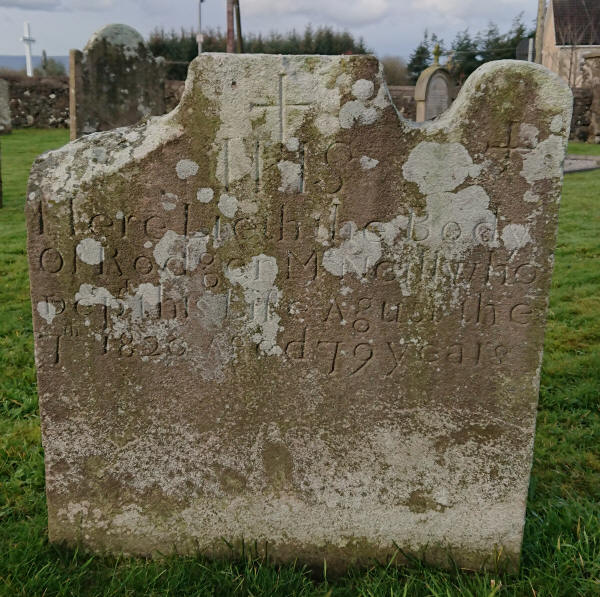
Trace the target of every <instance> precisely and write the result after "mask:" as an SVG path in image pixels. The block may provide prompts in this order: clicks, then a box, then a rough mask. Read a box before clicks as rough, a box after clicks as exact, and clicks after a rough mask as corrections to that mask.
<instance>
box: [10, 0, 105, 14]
mask: <svg viewBox="0 0 600 597" xmlns="http://www.w3.org/2000/svg"><path fill="white" fill-rule="evenodd" d="M114 5H115V0H0V7H4V8H20V9H21V10H41V11H57V10H58V11H60V10H69V11H72V10H79V11H86V12H87V11H89V12H97V11H103V10H110V9H111V8H113V6H114Z"/></svg>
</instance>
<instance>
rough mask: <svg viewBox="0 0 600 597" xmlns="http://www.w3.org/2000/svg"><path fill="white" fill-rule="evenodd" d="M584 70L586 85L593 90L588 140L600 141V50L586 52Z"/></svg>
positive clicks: (592, 141)
mask: <svg viewBox="0 0 600 597" xmlns="http://www.w3.org/2000/svg"><path fill="white" fill-rule="evenodd" d="M582 70H583V76H584V81H585V86H586V87H588V88H589V89H591V91H592V103H591V106H590V113H589V115H590V122H589V135H588V141H589V142H591V143H600V52H598V51H597V52H589V53H587V54H585V55H584V60H583V69H582Z"/></svg>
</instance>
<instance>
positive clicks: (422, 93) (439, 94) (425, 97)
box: [415, 64, 456, 122]
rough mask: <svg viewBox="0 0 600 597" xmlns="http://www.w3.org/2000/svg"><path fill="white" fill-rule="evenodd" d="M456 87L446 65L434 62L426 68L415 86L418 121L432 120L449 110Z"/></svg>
mask: <svg viewBox="0 0 600 597" xmlns="http://www.w3.org/2000/svg"><path fill="white" fill-rule="evenodd" d="M455 89H456V86H455V85H454V82H453V81H452V77H451V76H450V73H449V72H448V71H447V70H446V69H445V68H444V67H442V66H439V65H438V64H434V65H432V66H430V67H429V68H426V69H425V70H424V71H423V72H422V73H421V75H420V76H419V79H418V80H417V85H416V87H415V101H416V104H417V106H416V121H417V122H424V121H425V120H432V119H433V118H436V117H437V116H439V115H440V114H442V113H443V112H444V111H445V110H447V109H448V107H449V106H450V104H451V103H452V102H453V101H454V98H455V96H456V91H455Z"/></svg>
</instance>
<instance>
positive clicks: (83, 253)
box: [75, 238, 104, 265]
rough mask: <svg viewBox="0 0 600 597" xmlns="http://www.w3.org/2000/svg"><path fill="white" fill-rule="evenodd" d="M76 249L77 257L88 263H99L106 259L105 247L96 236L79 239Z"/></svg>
mask: <svg viewBox="0 0 600 597" xmlns="http://www.w3.org/2000/svg"><path fill="white" fill-rule="evenodd" d="M75 250H76V252H77V257H79V259H81V261H83V262H84V263H87V264H88V265H98V264H99V263H102V262H103V261H104V247H103V246H102V243H100V241H97V240H96V239H94V238H84V239H83V240H81V241H79V243H78V245H77V248H76V249H75Z"/></svg>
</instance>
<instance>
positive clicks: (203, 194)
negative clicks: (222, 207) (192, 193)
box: [196, 187, 215, 203]
mask: <svg viewBox="0 0 600 597" xmlns="http://www.w3.org/2000/svg"><path fill="white" fill-rule="evenodd" d="M214 196H215V192H214V191H213V190H212V189H211V188H208V187H204V188H202V189H198V192H197V193H196V199H198V201H200V203H210V202H211V201H212V200H213V197H214Z"/></svg>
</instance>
